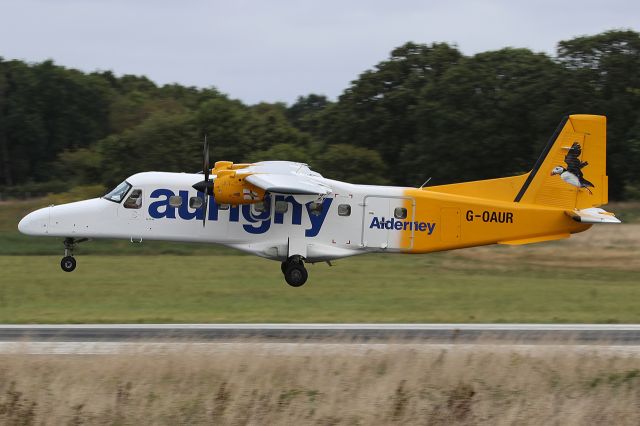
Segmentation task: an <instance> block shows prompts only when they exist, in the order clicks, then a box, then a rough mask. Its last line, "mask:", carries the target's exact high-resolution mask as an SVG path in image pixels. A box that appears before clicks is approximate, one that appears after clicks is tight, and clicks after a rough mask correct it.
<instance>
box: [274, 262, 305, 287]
mask: <svg viewBox="0 0 640 426" xmlns="http://www.w3.org/2000/svg"><path fill="white" fill-rule="evenodd" d="M280 269H282V273H283V274H284V279H285V281H287V284H289V285H290V286H291V287H300V286H301V285H303V284H304V283H306V282H307V278H308V276H309V274H308V273H307V270H306V269H305V267H304V260H303V259H302V257H301V256H291V257H290V258H288V259H287V260H285V261H284V262H282V265H281V266H280Z"/></svg>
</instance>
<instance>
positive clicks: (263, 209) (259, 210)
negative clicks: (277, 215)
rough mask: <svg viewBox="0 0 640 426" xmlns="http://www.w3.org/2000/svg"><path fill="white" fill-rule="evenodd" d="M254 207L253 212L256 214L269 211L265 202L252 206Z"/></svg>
mask: <svg viewBox="0 0 640 426" xmlns="http://www.w3.org/2000/svg"><path fill="white" fill-rule="evenodd" d="M252 207H253V211H254V212H256V213H264V212H266V211H267V210H268V209H267V203H265V202H264V201H260V202H259V203H254V204H252Z"/></svg>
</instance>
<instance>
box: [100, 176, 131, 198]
mask: <svg viewBox="0 0 640 426" xmlns="http://www.w3.org/2000/svg"><path fill="white" fill-rule="evenodd" d="M130 189H131V185H130V184H129V182H127V181H126V180H125V181H124V182H122V183H121V184H120V185H118V186H116V187H115V188H114V189H113V190H112V191H111V192H109V193H107V194H106V195H105V196H104V197H102V198H104V199H105V200H109V201H113V202H114V203H120V202H121V201H122V200H123V199H124V196H125V195H127V192H129V190H130Z"/></svg>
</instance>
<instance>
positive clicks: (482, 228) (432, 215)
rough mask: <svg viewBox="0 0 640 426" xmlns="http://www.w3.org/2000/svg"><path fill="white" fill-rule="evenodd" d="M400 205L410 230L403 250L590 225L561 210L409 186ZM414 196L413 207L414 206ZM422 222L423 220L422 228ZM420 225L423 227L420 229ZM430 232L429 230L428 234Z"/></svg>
mask: <svg viewBox="0 0 640 426" xmlns="http://www.w3.org/2000/svg"><path fill="white" fill-rule="evenodd" d="M404 195H405V196H406V197H409V198H410V199H407V200H405V201H404V206H405V208H407V209H408V210H409V211H411V208H413V211H412V214H410V215H408V217H407V220H409V219H412V222H414V225H413V226H412V229H406V230H405V229H402V230H401V231H397V232H400V233H401V245H400V247H402V248H403V251H404V252H407V253H428V252H433V251H441V250H451V249H456V248H464V247H473V246H478V245H486V244H495V243H501V242H509V241H526V240H530V241H531V242H535V241H541V240H544V239H545V238H544V237H545V236H555V235H560V234H573V233H577V232H582V231H585V230H587V229H589V228H590V225H585V224H582V223H578V222H576V221H574V220H572V219H571V218H570V217H569V216H568V215H566V214H565V211H564V210H563V209H558V208H553V207H548V206H540V205H535V204H526V203H514V202H506V201H499V200H490V199H485V198H476V197H469V196H462V195H454V194H447V193H443V192H436V191H430V190H429V189H427V188H426V189H417V188H407V189H405V190H404ZM411 199H412V200H415V206H413V204H414V202H413V201H412V200H411ZM421 224H424V225H422V226H421ZM422 228H424V230H421V229H422ZM430 231H431V232H430Z"/></svg>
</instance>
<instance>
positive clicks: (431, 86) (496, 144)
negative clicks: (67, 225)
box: [0, 30, 640, 199]
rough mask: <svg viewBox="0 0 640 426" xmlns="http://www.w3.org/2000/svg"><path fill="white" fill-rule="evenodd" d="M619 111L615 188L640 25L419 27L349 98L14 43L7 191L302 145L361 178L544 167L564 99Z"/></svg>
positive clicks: (639, 87)
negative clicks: (213, 84) (176, 74)
mask: <svg viewBox="0 0 640 426" xmlns="http://www.w3.org/2000/svg"><path fill="white" fill-rule="evenodd" d="M572 113H590V114H603V115H606V116H607V117H608V166H607V167H608V174H609V193H610V197H611V198H612V199H628V198H638V197H640V173H638V166H637V164H639V162H640V34H639V33H637V32H634V31H622V30H619V31H618V30H616V31H608V32H604V33H601V34H596V35H592V36H583V37H577V38H574V39H571V40H566V41H560V42H559V43H558V48H557V54H556V56H554V57H551V56H549V55H546V54H544V53H535V52H532V51H530V50H528V49H516V48H504V49H501V50H497V51H489V52H483V53H478V54H476V55H473V56H465V55H463V54H462V53H461V52H460V51H459V50H458V49H457V48H456V46H453V45H450V44H447V43H433V44H416V43H406V44H404V45H403V46H400V47H398V48H396V49H394V50H393V51H392V52H391V54H390V57H389V58H388V59H386V60H384V61H382V62H380V63H379V64H377V65H376V66H375V67H373V68H372V69H370V70H367V71H365V72H363V73H362V74H361V75H360V76H359V77H358V78H357V79H356V80H354V81H353V82H352V83H351V84H350V86H349V87H348V88H347V89H346V90H345V91H344V92H343V93H342V95H341V96H340V97H339V98H338V99H337V100H336V101H330V100H328V99H327V98H326V97H325V96H323V95H317V94H309V95H306V96H300V97H299V98H298V99H297V101H296V102H295V103H293V104H292V105H286V104H283V103H260V104H257V105H246V104H244V103H242V102H240V101H238V100H234V99H232V98H230V97H229V96H227V95H225V94H223V93H220V92H219V91H218V90H216V89H215V88H204V89H202V88H195V87H185V86H181V85H178V84H170V85H164V86H158V85H156V84H155V83H153V82H152V81H150V80H149V79H148V78H146V77H144V76H133V75H125V76H122V77H117V76H115V75H114V74H113V73H112V72H109V71H106V72H94V73H83V72H80V71H78V70H74V69H67V68H65V67H62V66H59V65H55V64H54V63H53V62H52V61H45V62H42V63H34V64H30V63H25V62H22V61H18V60H3V59H2V58H0V193H1V194H5V196H11V195H12V194H13V195H21V194H23V193H30V194H42V193H47V192H59V191H64V190H68V189H69V188H71V187H74V186H81V185H90V184H104V185H106V186H110V185H114V184H116V183H117V182H119V181H121V180H122V179H124V178H125V177H127V176H128V175H130V174H133V173H136V172H138V171H147V170H163V171H188V172H193V171H198V170H199V169H200V168H201V163H202V160H201V155H202V154H201V149H202V138H203V135H204V134H207V135H208V138H209V140H210V141H211V143H212V159H213V160H214V161H215V160H222V159H224V160H230V161H235V162H251V161H260V160H267V159H268V160H291V161H301V162H305V163H308V164H309V165H310V166H311V167H312V168H313V169H315V170H317V171H319V172H320V173H323V174H324V175H326V176H327V177H330V178H334V179H339V180H347V181H351V182H356V183H371V184H391V185H402V186H418V185H420V184H421V183H422V182H424V181H425V180H426V179H427V178H429V177H431V178H432V180H431V182H430V184H444V183H450V182H461V181H465V180H473V179H484V178H491V177H499V176H509V175H515V174H520V173H524V172H526V171H528V170H529V169H530V168H531V166H532V165H533V163H534V162H535V160H536V158H537V156H538V155H539V153H540V152H541V151H542V148H543V146H544V145H545V144H546V141H547V139H548V138H549V136H550V135H551V134H552V133H553V130H554V128H555V127H556V125H557V124H558V123H559V121H560V120H561V118H562V117H563V116H564V115H567V114H572Z"/></svg>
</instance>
